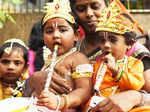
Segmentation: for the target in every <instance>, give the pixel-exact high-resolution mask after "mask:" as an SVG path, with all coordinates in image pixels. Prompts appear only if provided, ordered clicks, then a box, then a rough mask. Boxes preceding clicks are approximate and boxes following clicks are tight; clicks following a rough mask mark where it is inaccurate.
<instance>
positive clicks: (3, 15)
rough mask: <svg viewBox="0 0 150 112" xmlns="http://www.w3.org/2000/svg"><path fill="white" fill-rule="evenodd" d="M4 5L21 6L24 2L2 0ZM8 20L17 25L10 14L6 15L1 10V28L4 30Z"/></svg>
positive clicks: (20, 0) (19, 0)
mask: <svg viewBox="0 0 150 112" xmlns="http://www.w3.org/2000/svg"><path fill="white" fill-rule="evenodd" d="M4 3H10V4H12V5H16V4H21V3H22V0H2V4H4ZM6 19H9V20H10V21H11V22H13V23H16V22H15V20H14V18H13V17H12V16H11V15H10V14H8V13H5V12H4V11H2V10H1V9H0V28H3V26H4V23H5V21H6Z"/></svg>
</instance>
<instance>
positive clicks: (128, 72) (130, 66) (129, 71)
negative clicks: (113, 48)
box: [93, 57, 144, 97]
mask: <svg viewBox="0 0 150 112" xmlns="http://www.w3.org/2000/svg"><path fill="white" fill-rule="evenodd" d="M100 65H101V62H97V63H96V64H95V65H94V76H93V81H94V84H95V79H96V74H97V72H98V69H99V66H100ZM118 65H119V67H120V68H123V65H124V63H123V62H121V63H118ZM143 71H144V67H143V63H142V62H141V61H140V60H138V59H136V58H133V57H128V63H127V68H126V67H125V70H124V73H123V75H122V77H121V79H120V80H119V81H118V82H115V80H116V79H114V78H112V73H111V72H110V70H109V69H107V71H106V73H105V76H104V78H103V81H102V84H101V86H100V91H104V90H105V89H107V88H110V89H111V88H112V87H114V86H117V85H118V86H119V91H125V90H132V89H133V90H140V89H141V88H142V86H143V85H144V77H143ZM112 91H113V90H112ZM112 91H111V92H110V90H109V91H106V92H102V95H103V96H105V97H107V96H109V95H111V93H112ZM106 94H107V95H106Z"/></svg>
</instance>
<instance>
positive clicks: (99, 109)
mask: <svg viewBox="0 0 150 112" xmlns="http://www.w3.org/2000/svg"><path fill="white" fill-rule="evenodd" d="M108 103H109V99H105V100H103V101H102V102H100V103H99V104H97V105H96V106H95V107H93V108H92V109H91V111H90V112H96V111H101V110H102V109H103V108H104V106H105V105H107V104H108Z"/></svg>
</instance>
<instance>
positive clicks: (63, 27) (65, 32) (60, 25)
mask: <svg viewBox="0 0 150 112" xmlns="http://www.w3.org/2000/svg"><path fill="white" fill-rule="evenodd" d="M43 35H44V42H45V44H46V46H47V47H48V48H49V49H50V50H51V51H53V49H54V45H55V44H58V45H59V50H58V55H61V54H64V53H66V52H68V51H69V50H70V49H71V48H73V46H74V41H75V40H76V36H75V33H74V30H73V28H72V27H71V25H70V24H69V23H68V22H67V21H66V20H65V19H61V18H54V19H49V20H48V21H47V22H46V25H45V27H44V31H43Z"/></svg>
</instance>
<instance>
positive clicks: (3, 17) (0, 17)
mask: <svg viewBox="0 0 150 112" xmlns="http://www.w3.org/2000/svg"><path fill="white" fill-rule="evenodd" d="M0 19H1V20H2V21H3V22H5V21H6V14H5V13H4V12H2V11H0Z"/></svg>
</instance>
